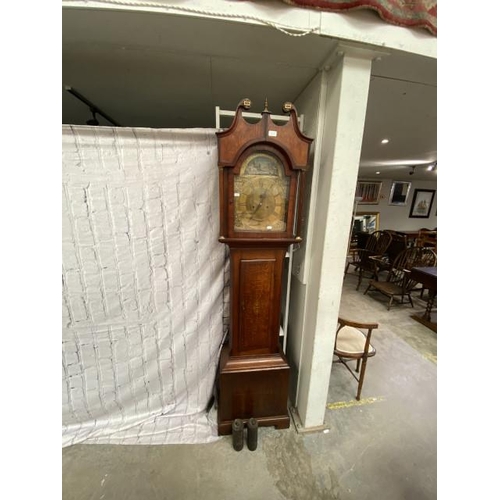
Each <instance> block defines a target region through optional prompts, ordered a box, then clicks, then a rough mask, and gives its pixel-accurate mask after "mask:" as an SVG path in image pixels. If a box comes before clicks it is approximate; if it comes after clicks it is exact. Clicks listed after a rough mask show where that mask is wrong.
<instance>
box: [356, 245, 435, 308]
mask: <svg viewBox="0 0 500 500" xmlns="http://www.w3.org/2000/svg"><path fill="white" fill-rule="evenodd" d="M436 261H437V257H436V254H435V253H434V252H433V251H432V250H431V249H430V248H425V247H413V248H407V249H406V250H404V251H403V252H401V253H400V254H399V255H398V256H397V258H396V260H395V261H394V264H393V266H392V268H391V270H390V271H389V274H388V275H387V278H386V280H385V281H377V280H370V283H369V284H368V286H367V288H366V290H365V292H364V293H365V295H366V293H367V292H368V291H369V290H372V289H374V290H377V291H379V292H381V293H382V294H384V295H386V296H387V297H389V304H388V306H387V310H390V308H391V305H392V302H393V300H394V297H400V300H399V302H400V304H403V303H404V301H405V298H406V297H407V298H408V302H409V303H410V304H411V306H412V307H413V300H412V298H411V292H412V291H414V290H415V289H416V287H417V284H418V282H417V281H416V280H415V279H414V277H412V276H411V272H410V270H411V269H412V268H414V267H427V266H435V265H436Z"/></svg>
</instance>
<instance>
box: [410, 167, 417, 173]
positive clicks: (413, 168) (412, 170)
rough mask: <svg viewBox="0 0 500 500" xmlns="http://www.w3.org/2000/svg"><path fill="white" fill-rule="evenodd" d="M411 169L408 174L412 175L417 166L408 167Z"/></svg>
mask: <svg viewBox="0 0 500 500" xmlns="http://www.w3.org/2000/svg"><path fill="white" fill-rule="evenodd" d="M410 168H411V171H410V172H409V174H410V175H413V174H414V173H415V169H416V168H417V167H416V166H414V167H410Z"/></svg>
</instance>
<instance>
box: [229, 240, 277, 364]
mask: <svg viewBox="0 0 500 500" xmlns="http://www.w3.org/2000/svg"><path fill="white" fill-rule="evenodd" d="M285 252H286V249H280V248H278V249H276V248H273V249H264V250H262V249H260V250H257V249H238V250H234V251H233V255H232V262H231V264H232V269H233V270H232V271H231V275H232V276H233V277H234V278H235V279H234V281H233V286H234V288H233V290H234V291H235V293H234V296H233V304H232V311H233V316H232V321H231V327H232V346H231V355H232V356H235V355H255V354H273V353H276V352H278V351H279V328H280V296H281V274H282V269H283V259H284V256H285ZM235 271H236V272H235Z"/></svg>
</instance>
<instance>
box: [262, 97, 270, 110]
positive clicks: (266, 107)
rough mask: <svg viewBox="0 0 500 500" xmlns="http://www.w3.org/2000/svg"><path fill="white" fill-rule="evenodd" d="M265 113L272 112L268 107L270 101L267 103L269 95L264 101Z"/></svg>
mask: <svg viewBox="0 0 500 500" xmlns="http://www.w3.org/2000/svg"><path fill="white" fill-rule="evenodd" d="M262 112H263V113H270V111H269V109H268V103H267V97H266V100H265V102H264V111H262Z"/></svg>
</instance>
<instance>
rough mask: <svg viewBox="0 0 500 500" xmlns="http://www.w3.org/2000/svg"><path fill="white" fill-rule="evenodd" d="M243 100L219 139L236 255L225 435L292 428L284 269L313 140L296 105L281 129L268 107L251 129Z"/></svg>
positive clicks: (223, 219) (223, 374)
mask: <svg viewBox="0 0 500 500" xmlns="http://www.w3.org/2000/svg"><path fill="white" fill-rule="evenodd" d="M250 105H251V103H250V100H248V99H243V100H242V101H241V102H240V103H239V104H238V107H237V109H236V114H235V117H234V120H233V123H232V124H231V126H230V127H229V129H227V130H225V131H222V132H218V133H217V140H218V152H219V196H220V238H219V241H220V242H222V243H225V244H227V245H228V247H229V250H230V263H231V264H230V266H231V267H230V269H231V270H230V272H231V282H230V294H231V299H230V304H231V305H230V331H229V342H228V344H227V345H225V346H224V347H223V349H222V353H221V358H220V362H219V369H218V432H219V434H220V435H224V434H230V433H231V424H232V422H233V420H235V419H237V418H238V419H241V420H243V421H247V420H248V419H250V418H255V419H257V421H258V423H259V425H260V426H266V425H274V426H276V427H277V428H287V427H289V425H290V417H289V415H288V385H289V373H290V367H289V365H288V363H287V360H286V358H285V356H284V354H283V351H282V349H281V345H280V341H279V331H280V304H281V291H282V275H283V262H284V259H285V254H286V251H287V249H288V247H289V246H290V245H291V244H294V243H297V242H300V241H301V238H300V236H299V229H300V226H301V222H302V221H301V212H302V193H303V189H304V173H305V171H306V170H307V168H308V167H307V164H308V158H309V148H310V145H311V142H312V139H310V138H308V137H306V136H304V135H303V134H302V132H301V131H300V129H299V126H298V121H297V112H296V110H295V107H294V106H293V105H292V104H291V103H285V104H284V105H283V110H284V111H285V112H287V113H290V120H289V121H288V122H287V123H286V124H285V125H276V124H275V123H274V122H273V121H272V119H271V114H270V112H269V110H268V109H267V102H266V105H265V109H264V111H263V112H262V118H261V119H260V121H259V122H258V123H248V122H247V121H246V120H245V119H244V118H243V110H244V109H249V108H250Z"/></svg>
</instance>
